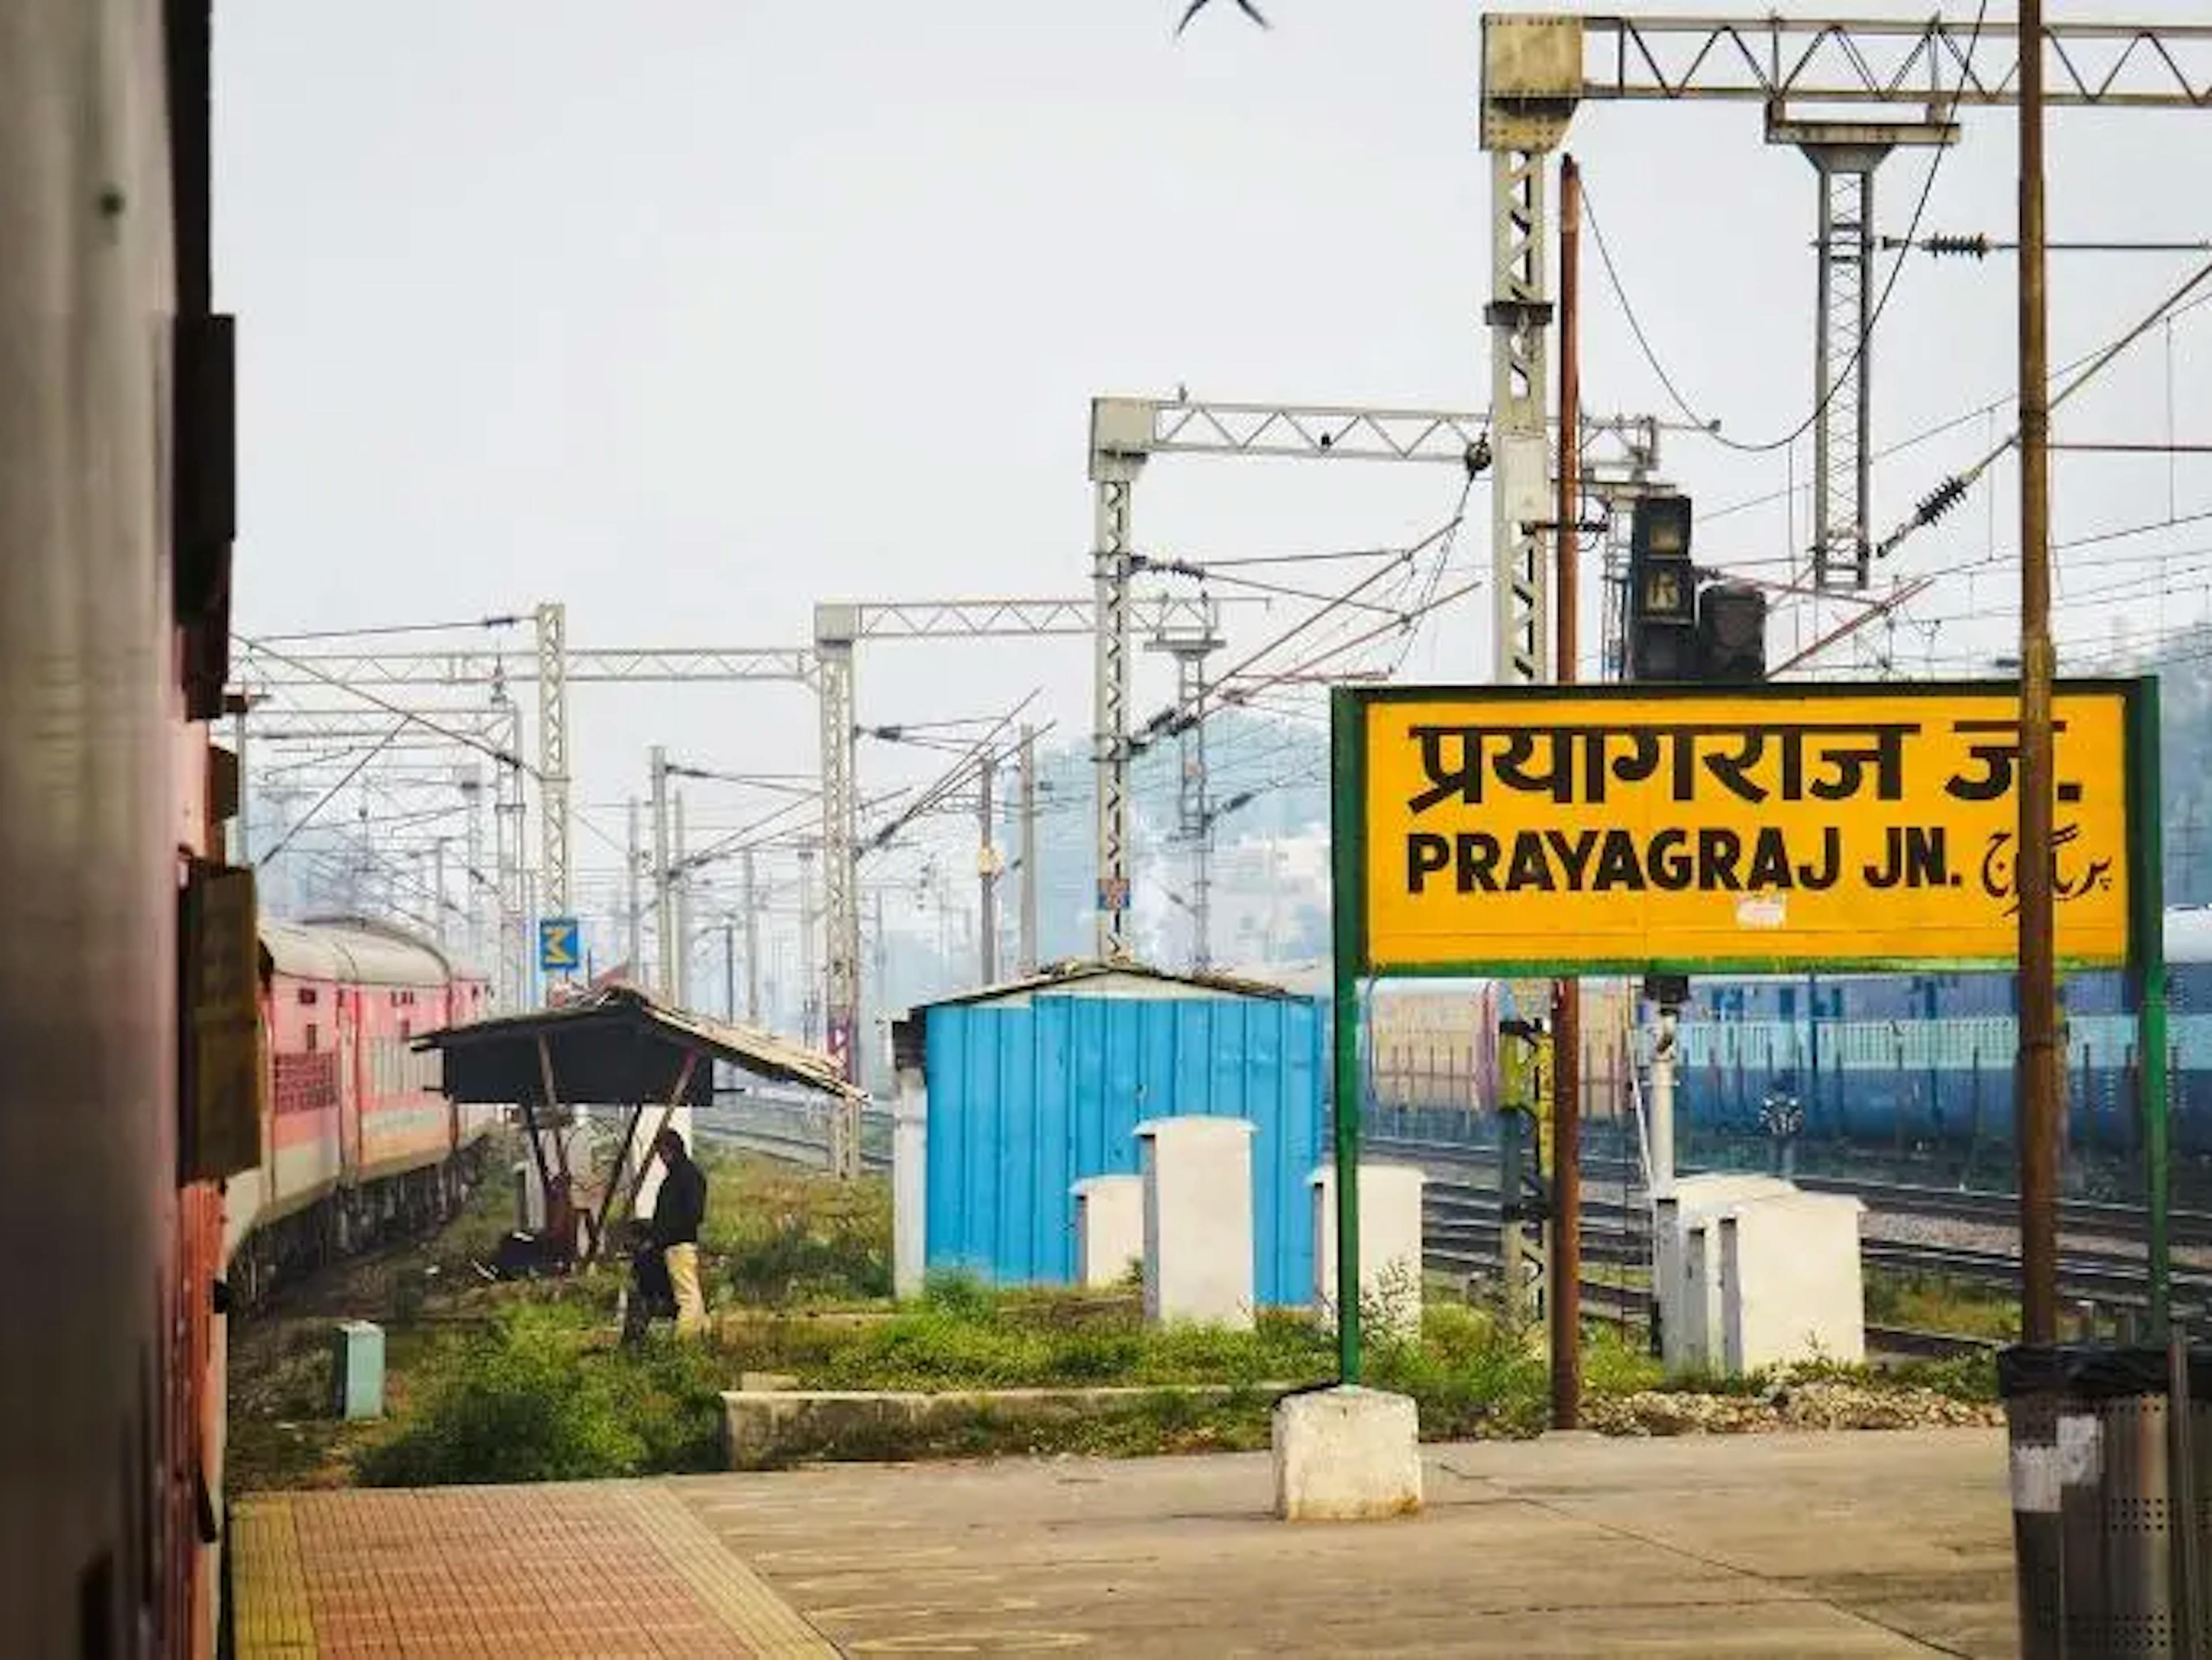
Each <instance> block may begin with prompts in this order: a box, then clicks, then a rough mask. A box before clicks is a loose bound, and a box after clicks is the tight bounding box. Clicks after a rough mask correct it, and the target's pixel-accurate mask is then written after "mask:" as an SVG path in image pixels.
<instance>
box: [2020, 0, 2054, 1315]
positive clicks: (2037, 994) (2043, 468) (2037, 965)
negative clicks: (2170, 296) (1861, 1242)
mask: <svg viewBox="0 0 2212 1660" xmlns="http://www.w3.org/2000/svg"><path fill="white" fill-rule="evenodd" d="M2019 56H2020V295H2019V299H2020V670H2021V687H2020V691H2021V697H2020V702H2021V710H2020V781H2019V788H2020V800H2019V804H2018V805H2019V825H2018V828H2019V836H2018V841H2017V843H2016V847H2017V853H2018V856H2017V860H2016V863H2017V866H2018V870H2019V879H2018V880H2019V887H2020V1066H2019V1068H2018V1071H2017V1073H2016V1076H2017V1078H2018V1080H2019V1082H2018V1085H2017V1087H2018V1089H2019V1091H2020V1099H2019V1102H2018V1104H2017V1110H2016V1111H2017V1122H2018V1123H2019V1124H2020V1127H2021V1130H2020V1268H2021V1340H2022V1341H2025V1342H2028V1343H2052V1342H2056V1341H2057V1339H2058V1204H2057V1200H2058V1131H2059V1097H2058V1088H2059V1076H2058V1066H2059V1061H2058V978H2057V960H2056V955H2055V952H2054V950H2053V943H2054V942H2053V940H2052V938H2051V934H2052V916H2051V816H2052V806H2051V787H2052V747H2053V745H2052V740H2051V681H2052V679H2053V678H2054V675H2055V670H2056V664H2055V661H2054V659H2055V658H2056V656H2057V654H2056V653H2055V652H2054V651H2053V649H2052V648H2051V523H2050V518H2049V513H2050V506H2051V452H2050V441H2051V404H2050V398H2051V389H2050V370H2051V364H2050V349H2049V341H2048V339H2047V337H2046V334H2045V324H2046V320H2047V319H2046V317H2045V291H2044V270H2045V249H2044V246H2043V240H2044V226H2043V0H2021V8H2020V46H2019Z"/></svg>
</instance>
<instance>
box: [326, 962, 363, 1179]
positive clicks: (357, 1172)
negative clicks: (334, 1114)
mask: <svg viewBox="0 0 2212 1660" xmlns="http://www.w3.org/2000/svg"><path fill="white" fill-rule="evenodd" d="M365 995H366V994H364V993H363V992H362V989H361V988H360V987H358V986H350V985H346V986H338V987H337V988H334V991H333V994H332V1003H333V1008H332V1011H331V1025H332V1028H333V1030H332V1032H331V1037H332V1040H333V1041H334V1042H335V1043H336V1044H337V1057H336V1058H337V1084H338V1158H339V1164H340V1177H341V1179H342V1180H343V1181H344V1182H347V1183H353V1182H357V1181H359V1180H360V1179H361V1155H362V1109H363V1108H364V1107H365V1106H366V1105H367V1103H368V1074H367V1073H366V1071H365V1070H364V1063H365V1057H366V1055H367V1053H368V1044H367V1043H366V1041H365V1033H364V1031H363V1030H362V1028H363V1026H364V1025H365V1022H364V1020H363V1018H362V1017H363V1015H364V1014H365V1012H366V1011H365V1010H364V1009H363V1008H362V1002H363V1000H364V998H365Z"/></svg>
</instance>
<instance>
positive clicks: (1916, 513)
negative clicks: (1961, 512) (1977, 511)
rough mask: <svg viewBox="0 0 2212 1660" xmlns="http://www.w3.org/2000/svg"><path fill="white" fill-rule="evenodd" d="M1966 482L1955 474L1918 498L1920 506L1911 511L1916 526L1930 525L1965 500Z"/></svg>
mask: <svg viewBox="0 0 2212 1660" xmlns="http://www.w3.org/2000/svg"><path fill="white" fill-rule="evenodd" d="M1965 499H1966V480H1965V479H1963V478H1961V477H1958V476H1957V475H1956V474H1954V475H1953V476H1952V477H1948V478H1946V479H1945V480H1944V481H1943V482H1942V483H1940V484H1938V485H1936V488H1935V489H1932V490H1930V491H1929V492H1928V494H1927V495H1925V496H1922V497H1921V498H1920V505H1919V506H1918V507H1917V508H1914V509H1913V511H1912V522H1913V523H1914V524H1916V525H1932V524H1934V523H1935V522H1936V520H1938V519H1941V518H1942V516H1943V515H1944V514H1947V513H1948V512H1950V511H1951V509H1952V508H1955V507H1957V506H1958V505H1959V503H1960V502H1962V501H1964V500H1965Z"/></svg>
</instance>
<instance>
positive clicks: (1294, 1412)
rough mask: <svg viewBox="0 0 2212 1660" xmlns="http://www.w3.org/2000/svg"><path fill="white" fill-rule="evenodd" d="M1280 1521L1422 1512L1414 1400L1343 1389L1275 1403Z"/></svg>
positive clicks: (1350, 1519)
mask: <svg viewBox="0 0 2212 1660" xmlns="http://www.w3.org/2000/svg"><path fill="white" fill-rule="evenodd" d="M1274 1432H1275V1433H1274V1444H1275V1514H1276V1515H1278V1516H1279V1517H1282V1518H1283V1519H1284V1520H1285V1521H1286V1522H1364V1521H1371V1520H1374V1519H1376V1518H1377V1517H1386V1516H1410V1515H1412V1514H1413V1513H1414V1512H1415V1511H1418V1510H1419V1509H1420V1508H1421V1449H1420V1425H1419V1417H1418V1415H1417V1414H1416V1413H1415V1411H1414V1408H1413V1400H1412V1398H1411V1397H1410V1396H1408V1395H1388V1394H1385V1393H1383V1391H1382V1390H1380V1389H1360V1388H1357V1387H1353V1388H1341V1387H1340V1388H1337V1389H1319V1390H1315V1391H1313V1392H1311V1393H1309V1394H1305V1395H1286V1396H1285V1397H1284V1398H1283V1399H1282V1400H1280V1401H1279V1402H1276V1403H1275V1423H1274Z"/></svg>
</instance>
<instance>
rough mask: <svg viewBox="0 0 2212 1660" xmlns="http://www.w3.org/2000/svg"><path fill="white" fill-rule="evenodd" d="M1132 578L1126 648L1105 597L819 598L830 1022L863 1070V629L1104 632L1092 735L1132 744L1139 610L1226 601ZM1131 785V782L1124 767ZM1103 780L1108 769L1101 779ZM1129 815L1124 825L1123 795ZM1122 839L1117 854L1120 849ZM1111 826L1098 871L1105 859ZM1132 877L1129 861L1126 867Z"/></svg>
mask: <svg viewBox="0 0 2212 1660" xmlns="http://www.w3.org/2000/svg"><path fill="white" fill-rule="evenodd" d="M1123 570H1124V575H1125V581H1124V582H1123V585H1122V587H1121V593H1120V594H1119V597H1118V599H1117V600H1116V602H1115V611H1114V613H1113V615H1114V617H1115V618H1116V619H1118V622H1119V625H1120V627H1121V630H1122V635H1123V639H1122V649H1121V650H1120V651H1119V652H1117V653H1115V654H1112V658H1111V661H1110V663H1109V660H1108V655H1109V654H1108V653H1107V650H1106V645H1105V640H1106V634H1105V630H1106V629H1107V627H1108V626H1109V620H1108V617H1107V614H1106V612H1105V611H1104V610H1103V606H1102V605H1101V604H1100V602H1099V601H1098V600H1097V599H1081V598H1074V599H945V600H930V601H905V602H901V601H885V600H857V601H856V600H844V601H833V602H829V603H825V604H822V605H817V606H815V608H814V659H815V664H816V668H817V674H818V676H819V679H818V685H817V690H818V693H819V696H820V700H821V702H820V708H821V719H822V882H823V894H822V900H823V919H824V931H825V933H826V934H827V936H828V938H827V940H826V946H827V950H826V951H825V952H824V959H825V964H826V973H827V980H828V986H827V990H828V994H829V995H828V1004H827V1011H826V1014H827V1018H826V1021H825V1025H826V1029H827V1036H828V1046H829V1054H830V1055H831V1056H832V1058H834V1059H835V1060H836V1061H838V1063H839V1064H840V1065H841V1066H842V1067H844V1069H845V1075H846V1076H847V1077H848V1078H852V1077H857V1076H858V1075H859V1073H858V1057H857V1055H856V1053H855V1049H854V1043H855V1039H856V1037H857V1034H858V1032H859V1030H860V872H859V858H860V796H859V781H858V779H859V762H858V756H857V752H856V741H855V740H856V739H857V737H858V733H859V722H858V721H857V720H856V719H855V716H854V648H855V647H856V646H858V645H859V643H860V642H861V641H863V640H989V639H1038V638H1046V637H1051V636H1055V635H1087V634H1094V633H1095V634H1097V636H1098V641H1099V645H1098V648H1097V654H1098V662H1099V672H1098V676H1097V684H1096V686H1095V689H1094V696H1093V727H1094V737H1093V740H1092V741H1093V744H1094V745H1095V746H1098V747H1099V748H1100V749H1101V750H1102V752H1103V745H1105V744H1106V742H1107V736H1106V735H1107V734H1108V733H1109V732H1118V733H1120V734H1121V739H1120V742H1121V745H1123V746H1124V747H1126V745H1127V724H1128V708H1129V658H1128V653H1127V629H1128V623H1129V618H1130V617H1131V615H1132V614H1134V615H1137V616H1139V617H1142V618H1143V619H1144V620H1145V621H1146V623H1148V624H1149V625H1150V626H1151V627H1152V628H1153V629H1158V630H1161V631H1167V632H1175V631H1189V630H1192V629H1205V630H1206V631H1209V632H1211V631H1213V630H1216V629H1218V625H1219V608H1220V606H1221V605H1222V603H1223V602H1222V601H1220V600H1218V599H1209V598H1206V597H1203V596H1186V595H1179V594H1166V593H1158V594H1147V595H1136V596H1133V595H1131V594H1130V593H1128V592H1127V583H1126V573H1127V562H1126V560H1125V562H1124V565H1123ZM1122 787H1123V788H1124V789H1126V787H1127V783H1126V779H1125V780H1124V781H1123V785H1122ZM1103 788H1104V779H1103V774H1102V778H1101V789H1102V791H1103ZM1121 812H1122V818H1121V824H1122V826H1123V829H1124V831H1125V833H1126V829H1127V806H1126V802H1124V804H1123V806H1122V809H1121ZM1113 856H1114V857H1115V858H1120V857H1121V856H1122V854H1121V843H1119V842H1117V843H1116V844H1115V848H1114V852H1113ZM1108 857H1109V849H1108V847H1107V844H1106V842H1105V840H1104V838H1103V836H1102V837H1101V841H1100V845H1099V875H1100V879H1101V881H1102V883H1103V879H1104V878H1105V874H1106V872H1107V870H1108V867H1109V866H1108V863H1107V860H1108ZM1122 873H1123V876H1124V878H1125V879H1126V875H1127V872H1126V868H1125V867H1124V868H1123V869H1122Z"/></svg>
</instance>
